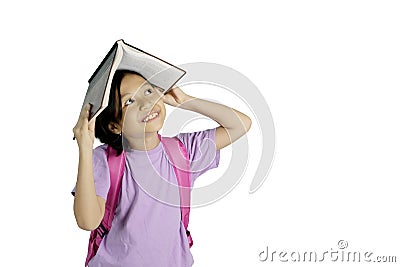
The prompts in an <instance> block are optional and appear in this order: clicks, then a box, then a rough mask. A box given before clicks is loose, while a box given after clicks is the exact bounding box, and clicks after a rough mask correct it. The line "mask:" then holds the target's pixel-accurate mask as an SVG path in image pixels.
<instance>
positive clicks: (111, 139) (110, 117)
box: [94, 70, 146, 155]
mask: <svg viewBox="0 0 400 267" xmlns="http://www.w3.org/2000/svg"><path fill="white" fill-rule="evenodd" d="M128 73H130V74H136V75H139V76H141V77H142V78H143V79H145V78H144V77H143V75H141V74H139V73H137V72H135V71H131V70H117V71H116V72H115V74H114V77H113V80H112V83H111V90H110V98H109V100H108V106H107V107H106V108H105V109H104V110H103V111H102V112H101V113H100V114H99V115H98V116H97V118H96V123H95V130H94V134H95V137H96V138H98V139H99V140H100V142H102V143H105V144H107V145H110V146H111V147H112V148H114V149H115V150H117V155H120V154H121V153H122V151H123V145H122V134H115V133H113V132H111V131H110V129H109V126H108V125H109V124H110V123H117V124H119V123H120V122H121V120H122V103H121V90H120V87H121V81H122V79H123V78H124V76H125V75H126V74H128ZM145 80H146V79H145Z"/></svg>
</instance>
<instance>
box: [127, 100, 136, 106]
mask: <svg viewBox="0 0 400 267" xmlns="http://www.w3.org/2000/svg"><path fill="white" fill-rule="evenodd" d="M133 102H135V100H134V99H133V98H129V99H128V100H126V102H125V106H128V105H130V104H132V103H133Z"/></svg>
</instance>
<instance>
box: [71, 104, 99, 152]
mask: <svg viewBox="0 0 400 267" xmlns="http://www.w3.org/2000/svg"><path fill="white" fill-rule="evenodd" d="M89 111H90V104H87V105H86V106H84V107H83V108H82V111H81V113H80V115H79V119H78V122H77V123H76V125H75V127H74V128H73V132H74V137H75V139H76V141H77V142H78V146H79V148H82V147H90V149H92V148H93V143H94V125H95V122H96V118H94V119H93V120H92V121H91V122H90V124H89V121H88V120H89Z"/></svg>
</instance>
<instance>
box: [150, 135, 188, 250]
mask: <svg viewBox="0 0 400 267" xmlns="http://www.w3.org/2000/svg"><path fill="white" fill-rule="evenodd" d="M158 137H159V138H160V140H161V142H162V144H163V145H164V148H165V150H166V152H167V154H168V158H169V160H170V161H171V163H172V166H173V168H174V171H175V174H176V177H177V179H178V185H179V195H180V206H181V219H182V222H183V225H184V226H185V230H186V235H187V237H188V240H189V247H191V246H192V245H193V239H192V236H191V235H190V232H189V230H188V225H189V214H190V191H191V185H190V160H189V154H188V152H187V150H186V148H185V145H184V144H183V143H182V142H181V141H180V140H179V139H178V138H176V137H162V136H161V135H160V134H159V135H158Z"/></svg>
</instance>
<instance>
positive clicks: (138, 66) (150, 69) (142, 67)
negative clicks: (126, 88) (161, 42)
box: [118, 44, 185, 91]
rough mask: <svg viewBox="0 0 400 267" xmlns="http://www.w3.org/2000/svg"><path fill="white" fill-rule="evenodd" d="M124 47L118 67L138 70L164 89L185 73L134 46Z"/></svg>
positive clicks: (148, 79)
mask: <svg viewBox="0 0 400 267" xmlns="http://www.w3.org/2000/svg"><path fill="white" fill-rule="evenodd" d="M122 48H123V51H124V55H123V57H122V60H121V63H120V64H119V66H118V69H128V70H133V71H136V72H138V73H140V74H141V75H143V76H144V77H145V78H146V80H147V81H148V82H150V83H151V84H153V85H155V86H157V87H159V88H161V89H162V90H164V91H166V90H168V89H170V88H171V87H172V86H173V85H174V84H175V83H176V82H177V81H178V80H179V79H180V78H181V77H182V76H183V75H184V74H185V71H183V70H181V69H179V68H177V67H175V66H173V65H171V64H169V63H167V62H165V61H163V60H161V59H158V58H156V57H154V56H152V55H150V54H147V53H145V52H142V51H140V50H138V49H135V48H134V47H132V46H128V45H126V44H123V45H122Z"/></svg>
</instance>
